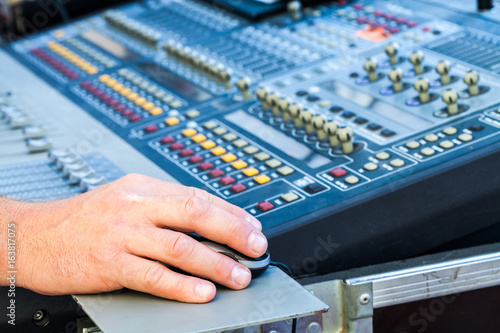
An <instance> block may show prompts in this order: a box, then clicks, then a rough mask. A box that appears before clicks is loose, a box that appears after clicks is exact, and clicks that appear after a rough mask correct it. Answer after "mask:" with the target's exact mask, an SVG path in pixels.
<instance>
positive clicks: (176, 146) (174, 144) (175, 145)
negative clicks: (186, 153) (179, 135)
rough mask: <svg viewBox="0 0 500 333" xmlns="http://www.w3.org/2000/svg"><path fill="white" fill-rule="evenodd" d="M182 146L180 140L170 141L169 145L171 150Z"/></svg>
mask: <svg viewBox="0 0 500 333" xmlns="http://www.w3.org/2000/svg"><path fill="white" fill-rule="evenodd" d="M183 148H184V144H182V143H181V142H175V143H172V144H171V145H170V149H172V150H180V149H183Z"/></svg>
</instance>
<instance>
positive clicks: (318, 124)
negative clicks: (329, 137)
mask: <svg viewBox="0 0 500 333" xmlns="http://www.w3.org/2000/svg"><path fill="white" fill-rule="evenodd" d="M311 122H312V125H313V127H314V129H315V130H316V137H317V138H318V141H322V140H324V139H325V138H326V132H325V130H324V126H325V118H324V117H323V116H321V115H317V116H314V117H313V118H312V121H311Z"/></svg>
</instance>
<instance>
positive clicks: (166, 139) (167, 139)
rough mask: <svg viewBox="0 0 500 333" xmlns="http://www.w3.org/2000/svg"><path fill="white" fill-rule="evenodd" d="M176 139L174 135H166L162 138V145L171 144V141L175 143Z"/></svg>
mask: <svg viewBox="0 0 500 333" xmlns="http://www.w3.org/2000/svg"><path fill="white" fill-rule="evenodd" d="M174 142H175V139H174V137H172V136H164V137H163V138H161V139H160V143H161V144H162V145H169V144H171V143H174Z"/></svg>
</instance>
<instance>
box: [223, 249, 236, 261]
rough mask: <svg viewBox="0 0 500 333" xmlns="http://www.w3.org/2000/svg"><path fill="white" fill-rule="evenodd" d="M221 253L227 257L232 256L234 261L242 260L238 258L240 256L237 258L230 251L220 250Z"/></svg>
mask: <svg viewBox="0 0 500 333" xmlns="http://www.w3.org/2000/svg"><path fill="white" fill-rule="evenodd" d="M219 253H220V254H223V255H225V256H227V257H229V258H231V259H233V260H234V261H236V262H240V261H239V260H238V258H237V257H236V256H235V255H234V254H232V253H229V252H223V251H221V252H219Z"/></svg>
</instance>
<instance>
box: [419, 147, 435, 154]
mask: <svg viewBox="0 0 500 333" xmlns="http://www.w3.org/2000/svg"><path fill="white" fill-rule="evenodd" d="M434 153H436V151H435V150H434V149H432V148H429V147H426V148H424V149H422V150H421V151H420V154H422V155H424V156H431V155H434Z"/></svg>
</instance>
